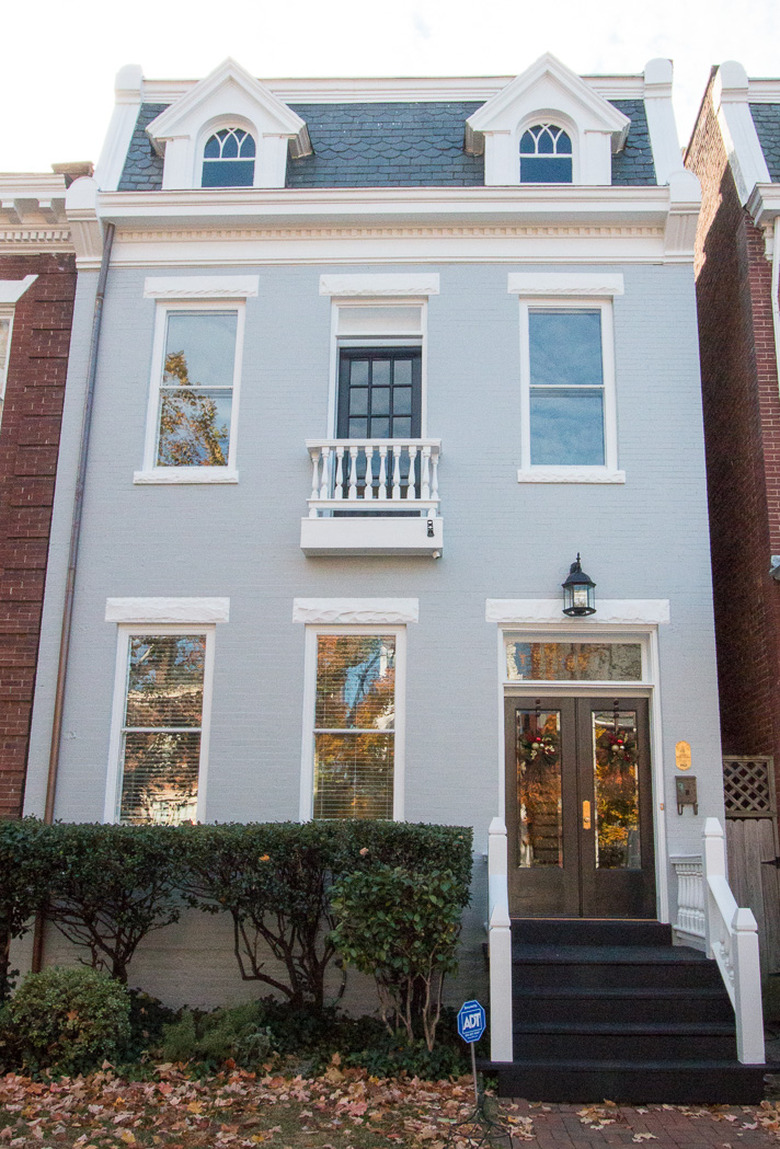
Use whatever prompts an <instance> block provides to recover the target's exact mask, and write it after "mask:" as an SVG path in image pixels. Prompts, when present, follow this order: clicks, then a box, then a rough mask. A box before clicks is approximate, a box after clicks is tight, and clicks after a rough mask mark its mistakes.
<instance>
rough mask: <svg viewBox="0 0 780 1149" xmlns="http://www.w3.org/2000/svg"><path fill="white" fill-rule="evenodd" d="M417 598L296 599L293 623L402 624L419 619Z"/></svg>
mask: <svg viewBox="0 0 780 1149" xmlns="http://www.w3.org/2000/svg"><path fill="white" fill-rule="evenodd" d="M419 618H420V600H419V599H417V598H296V599H293V616H292V620H293V622H302V623H306V624H308V625H318V626H328V625H332V626H354V625H361V624H362V625H364V626H375V627H382V626H394V625H397V626H400V625H405V624H406V623H408V622H418V621H419Z"/></svg>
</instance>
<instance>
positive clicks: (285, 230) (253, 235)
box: [117, 224, 664, 244]
mask: <svg viewBox="0 0 780 1149" xmlns="http://www.w3.org/2000/svg"><path fill="white" fill-rule="evenodd" d="M663 234H664V228H663V227H662V226H657V227H656V226H652V225H642V224H635V225H630V224H625V225H620V224H613V225H610V224H605V225H603V226H601V225H598V224H580V225H577V224H572V225H565V224H558V225H545V224H539V225H527V226H511V225H490V224H485V225H474V226H472V227H468V226H452V227H448V226H441V227H438V226H435V225H427V226H420V227H409V226H407V227H404V226H403V225H399V226H398V227H372V226H367V227H354V226H347V227H327V226H326V227H236V228H231V227H222V228H209V229H208V230H205V229H203V228H194V227H190V228H165V229H162V228H160V229H157V230H154V231H147V230H143V231H142V230H136V229H135V228H132V229H131V228H129V227H122V228H120V229H119V230H118V231H117V242H121V243H128V244H130V243H138V244H146V243H166V242H175V243H187V242H189V241H191V240H200V241H208V242H224V241H225V240H228V241H233V242H241V243H243V242H249V241H252V240H269V239H270V240H275V239H314V240H316V239H392V238H395V237H398V238H399V239H417V238H422V239H441V238H444V239H449V238H455V239H459V238H464V239H472V238H475V239H527V238H530V237H535V236H553V237H563V238H567V239H568V238H579V237H591V236H592V237H598V238H601V237H603V236H606V237H609V238H612V237H615V238H632V239H633V238H637V239H648V238H652V239H657V238H658V237H659V236H663Z"/></svg>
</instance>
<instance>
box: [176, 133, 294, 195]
mask: <svg viewBox="0 0 780 1149" xmlns="http://www.w3.org/2000/svg"><path fill="white" fill-rule="evenodd" d="M223 128H237V129H238V130H239V131H243V132H246V133H247V135H248V136H251V137H252V139H253V140H254V143H255V154H254V161H255V162H254V167H253V169H252V182H251V184H238V185H235V184H217V185H216V186H215V187H211V186H210V187H208V188H207V189H206V190H207V191H215V190H217V191H219V190H220V189H222V190H225V189H230V188H233V187H236V186H238V187H262V186H263V185H262V182H261V179H260V174H261V173H260V152H261V148H262V145H263V137H262V136H261V135H260V133H259V132H258V130H257V126H256V125H255V124H253V123H252V121H251V120H249V119H248V118H247V117H246V116H241V115H229V114H225V115H220V116H213V117H212V118H211V119H210V120H208V121H207V122H206V123H205V124H203V125H202V126H201V128H200V130H199V131H198V134H197V135H196V137H195V147H194V149H193V168H194V170H193V173H192V186H193V188H202V187H203V161H204V152H205V150H206V144H207V143H208V142H209V140H210V139H211V137H212V136H215V135H216V134H217V132H220V131H222V129H223ZM286 142H287V141H286V140H285V143H286Z"/></svg>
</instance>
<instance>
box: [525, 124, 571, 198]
mask: <svg viewBox="0 0 780 1149" xmlns="http://www.w3.org/2000/svg"><path fill="white" fill-rule="evenodd" d="M571 182H572V148H571V139H570V138H569V135H568V133H567V132H565V131H564V130H563V128H560V127H558V126H557V125H556V124H534V125H533V127H531V128H528V129H527V130H526V131H525V132H523V135H522V137H521V139H520V183H521V184H570V183H571Z"/></svg>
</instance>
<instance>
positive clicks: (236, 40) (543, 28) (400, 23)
mask: <svg viewBox="0 0 780 1149" xmlns="http://www.w3.org/2000/svg"><path fill="white" fill-rule="evenodd" d="M545 51H551V52H553V53H554V54H555V55H556V56H558V57H559V59H561V60H562V61H563V63H564V64H566V65H568V67H570V68H572V69H573V70H574V71H576V72H580V73H582V74H585V75H598V74H610V73H622V72H626V73H636V72H641V71H642V69H643V67H644V65H645V63H646V61H647V60H649V59H652V58H653V57H655V56H667V57H670V58H671V59H672V60H673V61H674V65H675V93H676V96H675V105H676V111H677V123H678V130H679V134H680V140H681V142H682V143H685V142H686V141H687V139H688V136H689V134H690V129H691V127H692V124H693V120H694V117H695V115H696V110H697V107H698V104H699V101H700V99H701V95H702V92H703V91H704V86H705V84H706V81H707V77H708V75H709V69H710V65H711V64H718V63H721V62H722V61H723V60H728V59H732V60H739V61H740V62H741V63H742V64H744V66H745V68H746V69H747V72H748V75H749V76H755V77H758V76H775V77H780V0H742V3H738V2H737V3H735V0H590V2H588V0H547V3H538V2H537V3H531V2H530V0H470V2H469V3H465V2H464V0H395V3H387V2H385V0H373V3H372V0H292V2H290V0H288V2H287V3H279V2H275V3H270V2H269V0H219V2H218V3H206V2H205V0H129V2H128V3H126V4H117V3H112V0H70V2H69V3H68V2H67V0H36V2H33V3H32V4H31V6H30V7H29V8H28V7H27V6H26V4H25V3H22V2H20V0H0V171H5V172H15V171H28V172H30V171H49V170H50V164H52V163H54V162H59V161H67V160H93V161H96V160H97V158H98V154H99V152H100V148H101V145H102V142H103V137H104V134H105V130H106V127H107V125H108V120H109V117H110V115H111V110H112V107H113V87H114V77H115V75H116V73H117V71H118V70H119V68H120V67H121V66H122V65H124V64H140V65H141V66H142V68H143V70H144V75H146V76H148V77H149V78H153V79H161V78H201V77H202V76H205V75H207V74H208V73H209V72H210V71H211V70H212V69H213V68H215V67H216V66H217V64H219V63H221V61H222V60H223V59H224V58H225V57H226V56H233V57H234V58H235V59H236V60H238V62H239V63H240V64H242V65H243V66H244V67H245V68H246V69H247V70H248V71H249V72H251V73H253V74H254V75H256V76H259V77H260V78H262V77H269V78H272V77H282V76H311V77H317V76H457V75H469V76H471V75H483V76H484V75H516V74H517V73H518V72H521V71H523V70H524V69H525V68H526V67H527V66H528V65H529V64H531V63H532V62H533V61H534V60H535V59H536V58H537V56H540V55H541V54H542V52H545Z"/></svg>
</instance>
